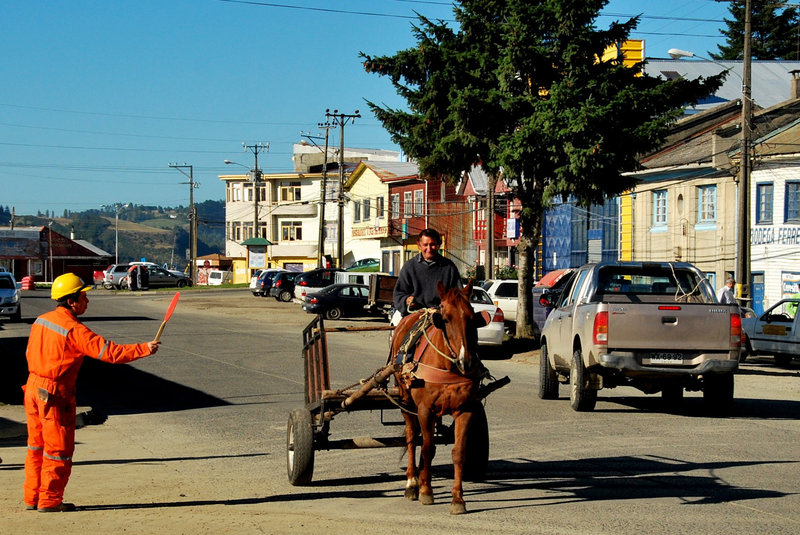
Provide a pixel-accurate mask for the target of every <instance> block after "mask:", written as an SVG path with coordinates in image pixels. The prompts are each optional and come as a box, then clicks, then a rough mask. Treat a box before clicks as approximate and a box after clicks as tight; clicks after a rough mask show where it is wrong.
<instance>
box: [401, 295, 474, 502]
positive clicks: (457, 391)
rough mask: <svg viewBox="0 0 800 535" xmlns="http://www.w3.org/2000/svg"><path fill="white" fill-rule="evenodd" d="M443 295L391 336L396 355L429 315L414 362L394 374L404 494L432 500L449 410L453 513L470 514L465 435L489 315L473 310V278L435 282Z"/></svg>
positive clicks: (420, 499)
mask: <svg viewBox="0 0 800 535" xmlns="http://www.w3.org/2000/svg"><path fill="white" fill-rule="evenodd" d="M437 291H438V292H439V297H440V298H441V305H440V307H439V310H438V311H435V310H434V309H427V310H424V311H421V312H416V313H414V314H411V315H409V316H406V317H405V318H403V320H402V321H401V322H400V324H399V325H398V326H397V327H396V328H395V332H394V335H393V336H392V355H396V354H397V353H398V350H399V349H400V346H401V344H402V342H403V338H404V337H405V334H406V333H407V332H408V331H409V330H410V329H411V328H412V327H413V326H414V324H415V323H416V322H417V320H419V319H420V318H422V317H423V316H425V315H427V318H426V319H427V320H428V321H429V322H430V323H431V325H430V326H429V327H428V328H427V329H426V331H425V335H424V336H422V338H421V339H420V340H419V343H418V345H417V349H416V351H415V355H414V360H413V362H409V363H407V364H405V365H404V366H403V367H402V370H401V371H400V372H398V373H396V374H395V378H396V379H397V384H398V386H399V387H400V393H401V396H402V399H403V402H404V404H405V405H406V406H409V407H412V408H411V409H410V410H411V411H415V413H414V412H409V411H405V410H404V411H403V418H404V419H405V425H406V431H405V438H406V446H407V448H408V468H407V469H406V476H407V478H408V481H407V483H406V492H405V497H406V498H408V499H409V500H416V499H419V501H420V503H422V504H424V505H430V504H432V503H433V490H432V489H431V464H432V463H433V456H434V453H435V445H434V433H435V426H436V424H437V422H438V421H440V419H441V417H442V416H444V415H446V414H449V415H451V416H452V417H453V420H454V431H455V432H454V444H453V473H454V482H453V491H452V494H453V501H452V503H451V505H450V514H461V513H465V512H466V510H467V509H466V506H465V504H464V497H463V492H462V486H461V481H462V477H463V470H464V461H465V458H466V446H467V444H466V438H467V433H468V431H469V426H470V421H471V419H472V411H473V410H474V408H475V407H476V406H477V405H478V404H479V403H480V402H479V401H478V398H477V393H478V387H479V386H480V381H481V379H482V378H483V376H484V375H485V373H484V372H485V368H483V366H482V365H481V364H480V361H479V360H478V358H477V357H476V354H475V350H476V348H477V342H478V335H477V329H478V327H482V326H483V325H486V322H487V321H488V319H489V318H488V314H487V313H483V314H475V312H474V311H473V309H472V305H470V294H471V293H472V281H471V280H470V282H469V283H468V284H467V287H466V288H464V289H457V288H454V289H450V290H445V289H444V286H443V285H442V283H441V282H439V283H438V284H437ZM420 433H421V434H422V446H421V448H420V460H419V469H417V466H416V462H415V446H414V444H415V439H416V437H417V436H418V435H419V434H420Z"/></svg>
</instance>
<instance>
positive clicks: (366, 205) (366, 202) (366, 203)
mask: <svg viewBox="0 0 800 535" xmlns="http://www.w3.org/2000/svg"><path fill="white" fill-rule="evenodd" d="M361 220H362V221H369V220H370V216H369V199H364V216H363V217H362V218H361Z"/></svg>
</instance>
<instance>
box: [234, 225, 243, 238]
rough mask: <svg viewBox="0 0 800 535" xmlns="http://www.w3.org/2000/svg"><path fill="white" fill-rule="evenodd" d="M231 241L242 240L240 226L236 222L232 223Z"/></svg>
mask: <svg viewBox="0 0 800 535" xmlns="http://www.w3.org/2000/svg"><path fill="white" fill-rule="evenodd" d="M233 241H242V226H241V225H239V224H238V223H234V224H233Z"/></svg>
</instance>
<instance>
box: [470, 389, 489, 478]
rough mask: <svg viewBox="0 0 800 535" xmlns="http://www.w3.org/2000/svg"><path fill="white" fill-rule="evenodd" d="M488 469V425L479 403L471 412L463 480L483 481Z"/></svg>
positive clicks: (484, 412)
mask: <svg viewBox="0 0 800 535" xmlns="http://www.w3.org/2000/svg"><path fill="white" fill-rule="evenodd" d="M488 468H489V423H488V422H487V421H486V411H485V410H484V408H483V405H482V404H481V403H477V407H476V408H475V410H474V411H473V412H472V421H471V422H470V426H469V432H468V433H467V448H466V452H465V459H464V479H466V480H467V481H483V480H485V479H486V471H487V470H488Z"/></svg>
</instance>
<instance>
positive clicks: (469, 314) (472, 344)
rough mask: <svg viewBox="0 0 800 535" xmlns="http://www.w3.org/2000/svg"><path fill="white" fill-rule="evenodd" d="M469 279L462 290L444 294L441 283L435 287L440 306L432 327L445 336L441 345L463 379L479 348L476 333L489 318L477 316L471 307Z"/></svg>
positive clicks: (451, 290) (470, 284)
mask: <svg viewBox="0 0 800 535" xmlns="http://www.w3.org/2000/svg"><path fill="white" fill-rule="evenodd" d="M472 284H473V281H472V279H470V280H469V282H468V283H467V286H466V287H465V288H462V289H458V288H451V289H449V290H446V289H445V287H444V285H443V284H442V282H441V281H439V282H437V284H436V291H437V292H438V293H439V298H440V300H441V304H440V305H439V312H437V313H436V314H434V316H433V323H434V325H435V326H436V327H437V328H438V329H440V330H441V331H442V333H443V334H444V341H445V344H446V345H447V348H448V350H449V352H450V356H451V357H452V359H453V363H454V364H455V365H456V367H457V368H458V371H459V372H461V373H462V374H463V375H466V374H468V373H469V372H470V371H471V370H472V366H473V361H474V359H473V357H474V355H475V353H476V351H477V348H478V329H479V328H480V327H483V326H484V325H486V324H487V323H488V322H489V321H490V318H489V314H488V313H487V312H482V313H480V314H476V313H475V311H474V310H473V308H472V305H471V304H470V296H471V295H472Z"/></svg>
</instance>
